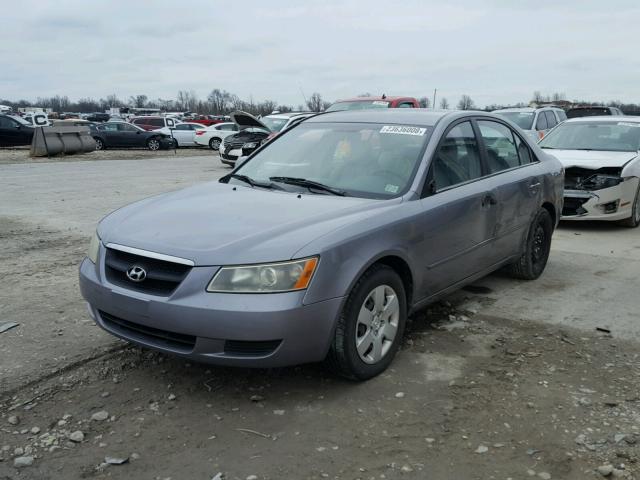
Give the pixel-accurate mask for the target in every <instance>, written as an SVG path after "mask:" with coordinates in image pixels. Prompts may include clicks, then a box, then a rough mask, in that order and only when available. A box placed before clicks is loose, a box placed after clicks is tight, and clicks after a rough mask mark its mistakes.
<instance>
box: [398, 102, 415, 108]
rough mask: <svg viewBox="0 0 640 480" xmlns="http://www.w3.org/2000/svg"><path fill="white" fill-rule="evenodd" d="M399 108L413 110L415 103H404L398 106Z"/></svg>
mask: <svg viewBox="0 0 640 480" xmlns="http://www.w3.org/2000/svg"><path fill="white" fill-rule="evenodd" d="M398 108H413V103H411V102H402V103H401V104H399V105H398Z"/></svg>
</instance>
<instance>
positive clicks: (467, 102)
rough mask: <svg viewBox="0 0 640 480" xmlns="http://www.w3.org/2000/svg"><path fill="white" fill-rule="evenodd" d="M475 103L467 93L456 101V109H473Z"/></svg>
mask: <svg viewBox="0 0 640 480" xmlns="http://www.w3.org/2000/svg"><path fill="white" fill-rule="evenodd" d="M475 108H476V104H475V103H474V102H473V100H472V99H471V97H470V96H469V95H462V97H460V101H459V102H458V110H475Z"/></svg>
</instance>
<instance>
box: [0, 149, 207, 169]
mask: <svg viewBox="0 0 640 480" xmlns="http://www.w3.org/2000/svg"><path fill="white" fill-rule="evenodd" d="M200 155H214V156H216V157H217V156H218V153H217V152H214V151H213V150H210V149H208V148H199V147H193V148H178V149H176V150H160V151H158V152H152V151H150V150H146V149H142V148H128V149H119V150H118V149H108V150H102V151H100V152H91V153H85V154H82V155H58V156H56V157H51V158H47V157H37V158H31V157H30V156H29V147H17V148H0V165H3V164H8V163H50V162H78V161H88V160H139V159H149V158H162V157H193V156H200Z"/></svg>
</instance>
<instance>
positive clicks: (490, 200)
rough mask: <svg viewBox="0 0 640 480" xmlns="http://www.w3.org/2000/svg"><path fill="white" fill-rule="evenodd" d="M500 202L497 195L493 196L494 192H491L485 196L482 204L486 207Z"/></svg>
mask: <svg viewBox="0 0 640 480" xmlns="http://www.w3.org/2000/svg"><path fill="white" fill-rule="evenodd" d="M497 203H498V200H496V197H494V196H493V194H491V193H487V194H486V195H485V196H484V198H483V199H482V206H483V207H486V206H487V205H488V206H491V205H496V204H497Z"/></svg>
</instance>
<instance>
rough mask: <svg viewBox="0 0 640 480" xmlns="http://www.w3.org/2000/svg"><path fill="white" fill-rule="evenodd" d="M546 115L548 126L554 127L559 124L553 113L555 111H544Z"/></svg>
mask: <svg viewBox="0 0 640 480" xmlns="http://www.w3.org/2000/svg"><path fill="white" fill-rule="evenodd" d="M544 116H545V117H547V128H553V127H555V126H556V125H557V124H558V122H557V121H556V116H555V115H554V114H553V112H549V111H547V112H544Z"/></svg>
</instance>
